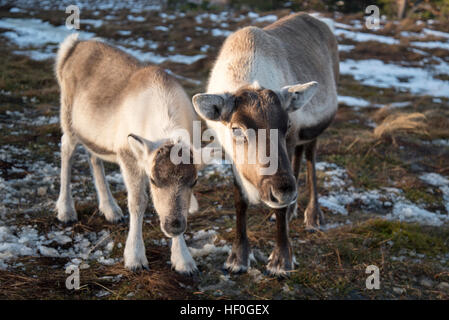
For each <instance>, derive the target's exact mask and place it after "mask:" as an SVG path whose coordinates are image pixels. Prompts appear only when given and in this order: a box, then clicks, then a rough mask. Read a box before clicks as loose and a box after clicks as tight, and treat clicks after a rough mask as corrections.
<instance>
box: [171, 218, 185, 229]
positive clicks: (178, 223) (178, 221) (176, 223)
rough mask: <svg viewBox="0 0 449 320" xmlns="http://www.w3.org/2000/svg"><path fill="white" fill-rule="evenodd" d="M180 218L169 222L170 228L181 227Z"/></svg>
mask: <svg viewBox="0 0 449 320" xmlns="http://www.w3.org/2000/svg"><path fill="white" fill-rule="evenodd" d="M181 225H182V223H181V219H175V220H173V221H172V222H171V223H170V228H172V229H179V228H181Z"/></svg>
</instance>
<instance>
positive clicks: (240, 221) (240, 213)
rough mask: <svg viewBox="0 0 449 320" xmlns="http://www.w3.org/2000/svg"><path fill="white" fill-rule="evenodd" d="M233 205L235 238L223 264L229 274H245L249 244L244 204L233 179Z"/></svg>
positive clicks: (243, 199)
mask: <svg viewBox="0 0 449 320" xmlns="http://www.w3.org/2000/svg"><path fill="white" fill-rule="evenodd" d="M234 204H235V211H236V229H235V238H234V242H233V244H232V251H231V254H230V255H229V257H228V259H227V260H226V262H225V268H226V269H228V270H229V271H231V272H234V273H239V272H246V271H247V270H248V267H249V242H248V236H247V234H246V210H247V208H248V203H247V202H246V200H245V198H244V196H243V194H242V190H241V188H240V186H239V185H238V183H237V181H236V179H235V177H234Z"/></svg>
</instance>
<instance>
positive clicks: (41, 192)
mask: <svg viewBox="0 0 449 320" xmlns="http://www.w3.org/2000/svg"><path fill="white" fill-rule="evenodd" d="M46 194H47V187H39V188H37V195H38V196H40V197H43V196H45V195H46Z"/></svg>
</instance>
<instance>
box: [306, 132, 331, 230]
mask: <svg viewBox="0 0 449 320" xmlns="http://www.w3.org/2000/svg"><path fill="white" fill-rule="evenodd" d="M316 146H317V141H316V140H314V141H312V142H310V143H309V144H307V145H306V161H307V186H308V188H309V197H310V198H309V204H308V205H307V209H306V211H305V212H304V223H305V225H306V229H307V230H309V231H314V230H316V229H317V228H318V227H319V226H322V225H324V224H325V223H326V222H325V220H324V215H323V212H321V209H320V206H319V204H318V192H317V190H316V185H317V184H316V171H315V155H316Z"/></svg>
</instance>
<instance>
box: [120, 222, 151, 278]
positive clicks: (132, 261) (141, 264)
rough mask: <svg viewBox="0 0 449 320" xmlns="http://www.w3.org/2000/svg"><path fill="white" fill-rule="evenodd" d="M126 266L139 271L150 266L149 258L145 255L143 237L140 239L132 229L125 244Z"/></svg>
mask: <svg viewBox="0 0 449 320" xmlns="http://www.w3.org/2000/svg"><path fill="white" fill-rule="evenodd" d="M124 259H125V268H127V269H129V270H131V271H137V270H140V269H142V268H144V269H147V268H148V260H147V257H146V255H145V246H144V243H143V240H142V239H138V238H137V237H136V236H135V235H134V234H133V233H132V232H131V230H130V232H129V234H128V239H127V240H126V246H125V253H124Z"/></svg>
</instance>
